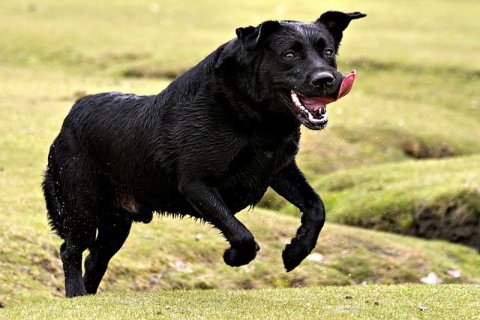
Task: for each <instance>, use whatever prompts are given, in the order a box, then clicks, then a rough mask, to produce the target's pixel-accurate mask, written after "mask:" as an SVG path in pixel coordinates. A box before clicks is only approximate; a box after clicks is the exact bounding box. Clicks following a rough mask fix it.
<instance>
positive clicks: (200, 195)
mask: <svg viewBox="0 0 480 320" xmlns="http://www.w3.org/2000/svg"><path fill="white" fill-rule="evenodd" d="M179 190H180V193H182V194H183V196H184V197H185V198H186V199H187V200H188V201H189V202H190V204H191V205H192V206H193V207H194V208H195V209H196V211H197V212H198V213H199V214H200V215H201V217H202V218H203V219H204V220H205V221H207V222H209V223H211V224H213V225H214V226H215V227H216V228H218V229H219V230H220V231H221V232H222V234H223V235H224V236H225V238H226V239H227V240H228V242H229V243H230V245H231V247H230V248H229V249H227V250H225V253H224V255H223V260H224V261H225V263H226V264H228V265H229V266H232V267H238V266H241V265H245V264H247V263H249V262H250V261H252V260H253V259H254V258H255V256H256V254H257V251H258V250H260V247H259V246H258V244H257V243H256V242H255V239H254V237H253V234H252V233H251V232H250V231H249V230H248V229H247V227H245V225H243V224H242V223H241V222H240V221H239V220H238V219H237V218H235V215H234V213H232V212H231V211H230V209H228V207H227V206H226V205H225V203H224V202H223V199H222V197H221V195H220V194H219V192H218V191H217V190H216V189H214V188H209V187H208V186H206V185H205V184H203V183H201V182H189V183H185V181H183V183H181V184H180V188H179Z"/></svg>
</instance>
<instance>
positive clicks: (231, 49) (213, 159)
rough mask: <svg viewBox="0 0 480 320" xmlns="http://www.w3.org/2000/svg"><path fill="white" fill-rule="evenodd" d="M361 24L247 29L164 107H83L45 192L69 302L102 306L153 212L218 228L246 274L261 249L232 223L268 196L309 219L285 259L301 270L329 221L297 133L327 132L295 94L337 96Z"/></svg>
mask: <svg viewBox="0 0 480 320" xmlns="http://www.w3.org/2000/svg"><path fill="white" fill-rule="evenodd" d="M363 16H364V15H363V14H360V13H352V14H344V13H340V12H328V13H325V14H323V15H322V16H321V17H320V18H319V19H318V20H317V21H316V22H314V23H300V22H295V21H266V22H264V23H262V24H261V25H259V26H257V27H247V28H239V29H237V37H236V38H235V39H233V40H231V41H230V42H228V43H226V44H224V45H222V46H220V47H219V48H218V49H217V50H215V51H214V52H213V53H212V54H210V55H209V56H208V57H206V58H205V59H204V60H203V61H202V62H200V63H199V64H198V65H197V66H195V67H194V68H192V69H191V70H189V71H188V72H186V73H185V74H183V75H181V76H180V77H179V78H178V79H176V80H175V81H173V82H172V83H171V84H170V85H169V86H168V88H166V89H165V90H164V91H163V92H161V93H160V94H159V95H156V96H136V95H132V94H123V93H116V92H112V93H102V94H97V95H92V96H87V97H85V98H82V99H80V100H79V101H77V102H76V103H75V105H74V106H73V108H72V110H71V111H70V113H69V114H68V116H67V117H66V119H65V121H64V123H63V127H62V129H61V132H60V134H59V135H58V137H57V138H56V139H55V141H54V143H53V144H52V146H51V148H50V154H49V158H48V168H47V170H46V172H45V180H44V182H43V190H44V193H45V199H46V203H47V209H48V217H49V221H50V224H51V226H52V228H53V230H55V232H56V233H57V234H58V235H59V236H60V237H62V238H63V239H64V243H63V244H62V246H61V258H62V261H63V266H64V272H65V287H66V295H67V297H73V296H78V295H84V294H94V293H95V292H96V291H97V288H98V285H99V283H100V281H101V279H102V277H103V275H104V273H105V271H106V269H107V265H108V262H109V260H110V259H111V257H112V256H113V255H114V254H115V253H116V252H117V251H118V250H119V249H120V248H121V246H122V244H123V243H124V241H125V239H126V238H127V236H128V234H129V231H130V227H131V224H132V222H133V221H141V222H145V223H147V222H150V220H151V219H152V214H153V212H159V213H170V214H174V215H180V216H184V215H188V216H192V217H196V218H200V219H202V220H204V221H206V222H208V223H211V224H212V225H214V226H215V227H217V228H218V229H219V230H220V231H221V232H222V233H223V235H224V236H225V237H226V239H227V240H228V241H229V243H230V248H229V249H227V250H226V251H225V253H224V256H223V258H224V261H225V263H227V264H228V265H230V266H240V265H244V264H247V263H249V262H250V261H251V260H252V259H254V258H255V255H256V252H257V251H258V250H259V246H258V244H257V243H256V241H255V240H254V237H253V235H252V233H251V232H250V231H249V230H248V229H247V228H246V227H245V226H244V225H243V224H242V223H241V222H240V221H239V220H237V219H236V218H235V213H237V212H238V211H240V210H242V209H243V208H245V207H248V206H254V205H255V204H256V203H258V201H259V200H260V199H261V197H262V196H263V194H264V193H265V191H266V190H267V188H268V187H269V186H270V187H272V188H273V190H275V191H276V192H277V193H278V194H280V195H281V196H283V197H285V198H286V199H287V200H288V201H290V202H291V203H293V204H294V205H295V206H297V207H298V208H299V209H300V210H301V211H302V212H303V216H302V221H301V223H302V224H301V226H300V228H299V229H298V231H297V234H296V236H295V237H294V238H293V240H292V242H291V243H290V244H288V245H287V246H286V248H285V250H284V252H283V261H284V265H285V268H286V269H287V271H290V270H292V269H294V268H295V267H296V266H298V265H299V264H300V262H301V261H302V260H303V259H304V258H305V257H306V256H307V255H308V254H309V253H310V252H311V251H312V249H313V248H314V247H315V245H316V241H317V237H318V235H319V233H320V230H321V229H322V227H323V224H324V221H325V211H324V206H323V203H322V201H321V199H320V197H319V196H318V194H317V193H316V192H315V191H314V190H313V189H312V188H311V187H310V185H309V184H308V182H307V180H306V179H305V177H304V175H303V174H302V172H301V171H300V170H299V168H298V167H297V164H296V163H295V155H296V153H297V151H298V144H299V139H300V125H301V123H303V124H305V125H306V126H307V127H309V128H311V129H322V128H323V127H324V126H325V125H326V119H324V120H325V121H323V122H321V123H317V122H314V123H310V122H309V121H308V120H305V119H303V118H302V116H301V115H300V114H298V112H297V111H295V110H294V108H293V107H292V104H293V102H292V100H291V98H290V91H291V90H293V89H294V90H295V91H296V92H299V93H301V94H302V95H304V96H309V97H320V96H326V95H331V94H334V93H335V91H337V90H338V88H339V85H340V83H341V81H342V79H343V77H342V75H341V74H340V73H339V72H338V71H337V70H336V62H335V53H336V51H337V49H338V46H339V43H340V40H341V36H342V32H343V29H345V28H346V27H347V25H348V23H349V22H350V20H351V19H357V18H361V17H363ZM328 50H329V51H328ZM327 51H328V52H327ZM332 53H333V54H332ZM325 72H328V74H329V76H327V78H329V79H327V80H324V79H323V78H322V76H324V75H325ZM319 75H320V76H319ZM318 117H319V118H322V117H321V116H320V115H319V116H318ZM322 119H323V118H322ZM86 249H89V251H90V253H89V255H88V256H87V258H86V260H85V272H84V275H83V276H82V266H81V264H82V252H83V251H85V250H86Z"/></svg>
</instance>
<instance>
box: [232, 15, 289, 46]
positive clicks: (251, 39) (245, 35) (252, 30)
mask: <svg viewBox="0 0 480 320" xmlns="http://www.w3.org/2000/svg"><path fill="white" fill-rule="evenodd" d="M279 28H280V23H279V22H278V21H265V22H263V23H262V24H260V25H259V26H258V27H246V28H238V29H237V30H236V32H237V37H238V39H239V40H240V42H241V43H242V45H243V47H244V48H245V49H246V50H247V51H252V50H254V49H255V48H256V47H257V46H258V45H259V44H261V43H262V42H263V41H264V40H265V39H266V38H268V36H270V35H271V34H272V33H273V32H275V31H276V30H278V29H279Z"/></svg>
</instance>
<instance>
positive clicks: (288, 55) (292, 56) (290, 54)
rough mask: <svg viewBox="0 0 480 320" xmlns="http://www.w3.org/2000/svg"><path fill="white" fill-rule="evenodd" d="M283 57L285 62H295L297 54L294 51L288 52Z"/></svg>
mask: <svg viewBox="0 0 480 320" xmlns="http://www.w3.org/2000/svg"><path fill="white" fill-rule="evenodd" d="M283 57H284V58H285V60H293V59H295V58H296V57H297V55H296V54H295V52H293V51H287V52H286V53H285V54H284V55H283Z"/></svg>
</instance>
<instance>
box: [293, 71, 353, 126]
mask: <svg viewBox="0 0 480 320" xmlns="http://www.w3.org/2000/svg"><path fill="white" fill-rule="evenodd" d="M356 75H357V74H356V72H355V70H353V71H352V72H351V73H350V74H349V75H347V76H346V77H345V78H343V80H342V83H341V84H340V86H339V88H338V90H337V92H336V93H335V94H332V95H327V96H323V97H307V96H304V95H302V94H301V93H299V92H296V91H294V90H291V91H290V98H291V100H292V102H293V105H294V110H295V112H296V113H297V115H298V118H299V120H300V122H301V123H302V124H303V125H305V126H306V127H307V128H309V129H312V130H320V129H323V128H325V127H326V126H327V123H328V111H327V104H329V103H331V102H335V101H337V100H338V99H340V98H342V97H344V96H346V95H347V94H348V93H349V92H350V90H351V89H352V87H353V83H354V82H355V78H356Z"/></svg>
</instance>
